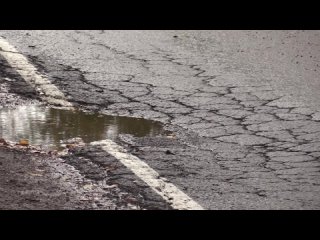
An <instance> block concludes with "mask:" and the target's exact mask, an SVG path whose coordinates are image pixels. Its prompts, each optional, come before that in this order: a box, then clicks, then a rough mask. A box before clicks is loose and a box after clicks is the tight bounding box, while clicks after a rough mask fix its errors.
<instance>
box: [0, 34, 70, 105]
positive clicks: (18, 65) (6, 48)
mask: <svg viewBox="0 0 320 240" xmlns="http://www.w3.org/2000/svg"><path fill="white" fill-rule="evenodd" d="M0 53H1V55H2V56H3V57H4V58H5V59H6V60H7V62H8V63H9V64H10V65H11V66H12V67H13V68H14V69H15V70H16V71H17V72H18V73H19V74H20V75H21V77H23V79H24V80H25V81H26V82H27V83H29V84H30V85H31V86H32V87H34V89H35V90H36V91H37V92H38V93H39V94H40V96H41V99H42V100H43V101H46V102H47V103H49V104H52V105H59V106H63V107H69V108H72V104H71V103H70V102H68V101H67V100H66V97H65V95H64V94H63V93H62V92H61V91H60V90H59V89H58V88H57V87H56V86H55V85H54V84H52V83H51V82H50V81H49V80H48V79H47V78H46V77H45V76H43V75H40V74H39V73H38V71H37V69H36V68H35V67H34V66H33V65H32V64H30V63H29V61H28V59H27V58H26V57H25V56H24V55H23V54H21V53H19V52H18V51H17V49H16V48H15V47H14V46H12V45H11V44H10V43H8V41H6V40H5V39H3V38H0Z"/></svg>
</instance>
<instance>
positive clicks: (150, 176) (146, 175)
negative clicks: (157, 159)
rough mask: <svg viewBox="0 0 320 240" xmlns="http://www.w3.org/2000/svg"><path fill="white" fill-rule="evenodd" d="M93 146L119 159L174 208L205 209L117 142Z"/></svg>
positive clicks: (107, 141) (106, 142)
mask: <svg viewBox="0 0 320 240" xmlns="http://www.w3.org/2000/svg"><path fill="white" fill-rule="evenodd" d="M91 144H92V145H96V146H101V148H102V149H103V150H104V151H106V152H108V153H109V154H111V155H112V156H114V157H115V158H117V159H118V160H119V161H120V162H121V163H122V164H123V165H125V166H126V167H127V168H129V169H130V170H131V171H132V172H134V173H135V174H136V175H137V176H138V177H139V178H141V179H142V180H143V181H144V182H146V183H147V184H148V185H149V186H150V187H151V188H152V189H153V190H154V191H155V192H156V193H158V194H159V195H160V196H161V197H162V198H164V199H165V200H166V201H167V202H169V203H170V204H171V206H172V207H173V208H175V209H180V210H203V208H202V207H201V206H200V205H199V204H198V203H196V202H195V201H194V200H193V199H191V198H190V197H189V196H188V195H186V194H185V193H184V192H182V191H181V190H179V189H178V188H177V187H176V186H175V185H173V184H172V183H170V182H168V180H167V179H165V178H162V177H160V176H159V174H158V173H157V172H156V171H155V170H153V169H152V168H151V167H149V166H148V165H147V164H146V163H145V162H143V161H141V160H140V159H139V158H137V157H136V156H133V155H131V154H130V153H128V152H127V151H126V150H125V149H124V148H122V147H121V146H119V145H118V144H116V143H115V142H113V141H111V140H109V139H107V140H102V141H97V142H92V143H91Z"/></svg>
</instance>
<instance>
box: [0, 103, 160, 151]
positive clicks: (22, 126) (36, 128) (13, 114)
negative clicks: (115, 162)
mask: <svg viewBox="0 0 320 240" xmlns="http://www.w3.org/2000/svg"><path fill="white" fill-rule="evenodd" d="M119 134H131V135H133V136H136V137H144V136H157V135H161V134H166V131H165V130H164V129H163V127H162V124H161V123H159V122H156V121H151V120H146V119H140V118H130V117H116V116H108V115H103V114H99V113H88V112H82V111H78V110H75V111H71V110H62V109H55V108H49V107H44V106H35V105H32V106H20V107H17V108H15V109H7V108H3V109H0V138H4V139H6V140H10V141H15V142H19V140H20V139H28V140H29V143H30V144H32V145H42V146H46V147H50V148H61V141H63V140H67V139H70V138H75V137H80V138H82V139H83V141H84V142H85V143H89V142H93V141H99V140H103V139H115V138H116V137H117V136H118V135H119Z"/></svg>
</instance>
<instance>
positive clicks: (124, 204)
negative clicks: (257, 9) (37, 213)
mask: <svg viewBox="0 0 320 240" xmlns="http://www.w3.org/2000/svg"><path fill="white" fill-rule="evenodd" d="M0 38H3V39H5V40H6V41H7V42H9V43H10V44H11V45H12V46H14V47H15V48H16V49H17V50H18V51H19V52H20V53H22V54H23V55H24V56H25V57H27V59H28V61H29V62H30V63H31V64H32V65H33V66H34V67H35V68H36V69H37V71H38V72H39V74H42V75H45V76H46V77H47V78H48V79H49V81H50V82H51V83H52V84H54V85H55V86H56V87H57V88H58V89H59V90H60V91H61V92H62V93H63V94H64V95H65V96H66V99H67V100H68V101H69V102H70V103H71V104H72V105H74V106H77V107H79V108H81V109H83V110H88V111H92V112H101V113H103V114H106V115H114V116H130V117H138V118H144V119H150V120H156V121H159V122H161V123H163V124H164V127H165V129H167V130H168V131H170V132H171V134H170V135H165V136H156V137H151V136H146V137H135V136H132V135H128V134H120V135H119V136H118V137H117V138H116V140H115V142H116V143H117V144H118V145H120V146H121V147H123V148H125V149H126V150H127V151H128V153H130V154H132V155H133V156H135V157H137V158H138V159H140V160H141V161H142V162H143V163H146V164H147V165H148V166H150V168H151V169H153V170H155V171H156V172H157V173H159V175H160V177H161V178H164V179H167V181H168V182H170V183H171V184H173V185H174V186H176V187H177V188H178V189H179V190H181V191H182V192H183V193H184V194H186V195H187V196H188V197H190V198H191V199H193V200H194V201H195V202H196V203H197V204H199V205H200V206H201V207H202V208H203V209H320V96H319V90H320V81H319V73H320V67H319V65H320V31H191V30H190V31H104V30H101V31H0ZM4 51H5V50H4V49H0V102H1V105H2V107H3V108H4V107H17V106H21V105H26V104H37V103H41V102H44V101H43V99H42V98H41V96H39V94H38V92H37V91H36V90H35V89H34V88H33V87H32V86H30V85H29V84H28V83H27V82H26V81H25V79H24V78H23V77H22V76H21V74H19V73H18V72H19V71H18V72H17V69H14V67H12V66H11V65H10V64H9V63H8V62H7V60H6V59H5V58H4V57H3V52H4ZM0 133H1V132H0ZM0 138H1V136H0ZM22 162H23V163H24V164H21V163H22ZM30 172H31V175H30ZM27 173H28V174H27ZM0 180H1V181H0V191H1V195H0V208H1V209H175V208H176V207H175V206H174V205H173V204H172V203H171V202H170V197H169V198H165V197H163V196H161V195H159V194H157V192H156V191H155V189H153V188H152V187H150V186H149V184H148V183H146V182H145V181H143V179H141V178H140V177H139V176H138V175H137V174H135V173H134V172H133V171H132V170H131V169H129V168H128V167H127V166H125V165H124V164H123V163H122V162H121V161H119V159H117V157H115V156H113V155H112V154H110V153H108V152H106V151H104V150H103V149H102V148H101V147H99V146H95V145H90V144H89V145H85V146H82V147H79V148H75V149H74V150H73V152H72V153H69V154H67V155H64V156H62V157H61V158H60V157H57V156H52V155H49V154H48V153H34V152H32V151H30V149H22V148H21V149H14V148H7V147H5V146H0Z"/></svg>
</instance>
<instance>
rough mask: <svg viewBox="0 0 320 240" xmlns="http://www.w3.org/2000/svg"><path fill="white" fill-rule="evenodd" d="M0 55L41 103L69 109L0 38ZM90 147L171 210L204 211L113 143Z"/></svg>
mask: <svg viewBox="0 0 320 240" xmlns="http://www.w3.org/2000/svg"><path fill="white" fill-rule="evenodd" d="M0 53H1V55H2V56H3V57H4V58H5V59H6V60H7V61H8V63H9V64H10V65H11V66H12V67H13V68H14V69H15V70H16V71H17V72H18V73H19V74H20V75H21V76H22V77H23V78H24V79H25V81H26V82H28V83H29V84H30V85H31V86H33V87H34V88H35V90H36V91H38V92H39V93H43V95H44V96H42V100H44V101H46V102H48V103H50V104H53V105H60V106H64V107H70V108H72V104H71V103H70V102H68V101H67V99H66V98H65V96H64V94H63V93H62V92H61V91H60V90H59V89H58V88H57V87H56V86H55V85H54V84H52V83H51V82H50V81H49V80H48V79H47V78H46V77H44V76H41V75H40V74H39V73H38V72H37V69H36V68H35V67H34V66H33V65H31V64H30V63H29V61H28V60H27V58H26V57H25V56H23V55H22V54H21V53H19V52H18V51H17V50H16V49H15V47H13V46H12V45H10V44H9V43H8V42H7V41H6V40H4V39H3V38H0ZM91 144H92V145H99V146H101V147H102V149H103V150H104V151H106V152H108V153H109V154H111V155H112V156H114V157H115V158H117V159H118V160H119V161H120V162H121V163H122V164H124V165H125V166H126V167H128V168H129V169H130V170H131V171H132V172H133V173H134V174H136V175H137V176H138V177H139V178H141V179H142V180H143V181H144V182H146V183H147V184H148V185H149V186H150V187H151V188H152V189H153V190H154V191H155V192H156V193H158V194H159V195H160V196H161V197H162V198H163V199H164V200H166V201H167V202H169V203H170V204H171V206H172V207H173V208H174V209H181V210H203V208H202V207H201V206H200V205H199V204H198V203H196V202H195V201H194V200H193V199H191V198H190V197H189V196H188V195H186V194H185V193H183V192H182V191H181V190H179V189H178V188H177V187H176V186H175V185H173V184H172V183H170V182H168V180H167V179H165V178H162V177H160V176H159V174H158V173H157V172H156V171H155V170H153V169H152V168H150V167H149V166H148V165H147V164H146V163H145V162H143V161H141V160H140V159H139V158H137V157H136V156H133V155H131V154H130V153H127V152H126V150H125V149H124V148H122V147H121V146H119V145H118V144H116V143H115V142H113V141H111V140H103V141H98V142H92V143H91Z"/></svg>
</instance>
